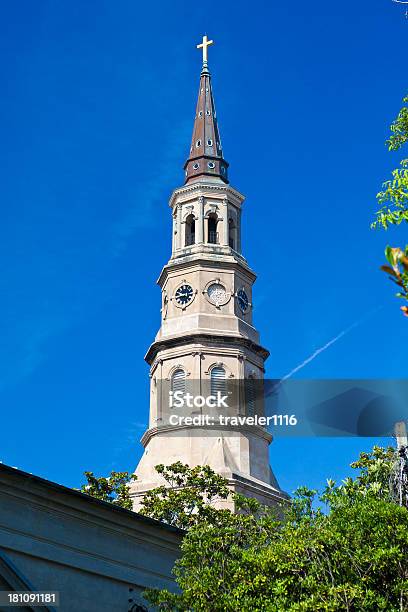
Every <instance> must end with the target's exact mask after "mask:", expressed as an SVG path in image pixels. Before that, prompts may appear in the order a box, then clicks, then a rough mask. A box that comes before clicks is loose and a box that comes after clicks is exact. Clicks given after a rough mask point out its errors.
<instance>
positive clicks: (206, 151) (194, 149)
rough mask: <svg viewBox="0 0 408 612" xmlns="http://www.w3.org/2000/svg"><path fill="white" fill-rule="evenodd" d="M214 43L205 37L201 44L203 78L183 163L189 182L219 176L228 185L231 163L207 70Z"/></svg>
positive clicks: (201, 77) (201, 78)
mask: <svg viewBox="0 0 408 612" xmlns="http://www.w3.org/2000/svg"><path fill="white" fill-rule="evenodd" d="M211 42H212V41H210V42H207V37H206V36H205V37H204V38H203V45H198V46H199V47H203V68H202V70H201V76H200V87H199V90H198V100H197V108H196V115H195V121H194V128H193V137H192V140H191V147H190V155H189V158H188V160H187V161H186V163H185V164H184V169H185V171H186V181H185V182H186V183H189V182H190V181H192V180H194V179H197V178H199V177H201V176H214V177H218V178H221V179H222V180H223V181H224V183H228V163H227V162H226V161H225V159H224V158H223V154H222V148H221V139H220V133H219V130H218V124H217V114H216V112H215V104H214V98H213V94H212V88H211V74H210V72H209V70H208V67H207V49H206V47H207V46H208V45H209V44H211Z"/></svg>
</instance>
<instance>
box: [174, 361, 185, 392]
mask: <svg viewBox="0 0 408 612" xmlns="http://www.w3.org/2000/svg"><path fill="white" fill-rule="evenodd" d="M171 390H172V391H173V394H174V393H176V392H177V391H181V392H182V394H183V395H185V394H186V373H185V371H184V370H182V369H181V368H177V370H175V371H174V372H173V376H172V377H171Z"/></svg>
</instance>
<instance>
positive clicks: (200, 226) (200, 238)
mask: <svg viewBox="0 0 408 612" xmlns="http://www.w3.org/2000/svg"><path fill="white" fill-rule="evenodd" d="M196 231H197V240H196V242H197V244H202V243H203V242H204V198H203V196H200V197H199V198H198V219H197V230H196Z"/></svg>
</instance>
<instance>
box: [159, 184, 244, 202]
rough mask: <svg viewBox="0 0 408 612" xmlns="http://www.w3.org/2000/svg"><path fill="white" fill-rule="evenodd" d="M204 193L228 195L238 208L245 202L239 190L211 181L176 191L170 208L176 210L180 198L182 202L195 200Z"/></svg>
mask: <svg viewBox="0 0 408 612" xmlns="http://www.w3.org/2000/svg"><path fill="white" fill-rule="evenodd" d="M203 192H208V193H211V192H213V193H218V194H225V193H228V195H229V196H230V197H231V200H232V203H233V204H235V205H236V206H240V205H241V204H242V202H243V201H244V200H245V196H244V195H243V194H242V193H240V192H239V191H238V190H237V189H234V187H231V185H227V184H225V183H221V182H214V183H213V182H210V181H195V182H193V183H189V184H188V185H184V186H183V187H178V188H177V189H175V190H174V191H173V193H172V194H171V196H170V200H169V206H170V207H171V208H174V205H175V204H177V199H178V198H180V200H181V199H182V200H183V201H187V200H188V199H190V198H191V199H193V198H194V197H195V196H196V197H199V196H200V195H203Z"/></svg>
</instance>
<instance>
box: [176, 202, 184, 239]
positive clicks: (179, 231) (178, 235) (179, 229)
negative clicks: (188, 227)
mask: <svg viewBox="0 0 408 612" xmlns="http://www.w3.org/2000/svg"><path fill="white" fill-rule="evenodd" d="M176 226H177V241H176V243H177V247H176V248H177V250H179V249H181V248H182V246H183V242H182V238H183V237H182V235H181V204H177V222H176Z"/></svg>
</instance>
